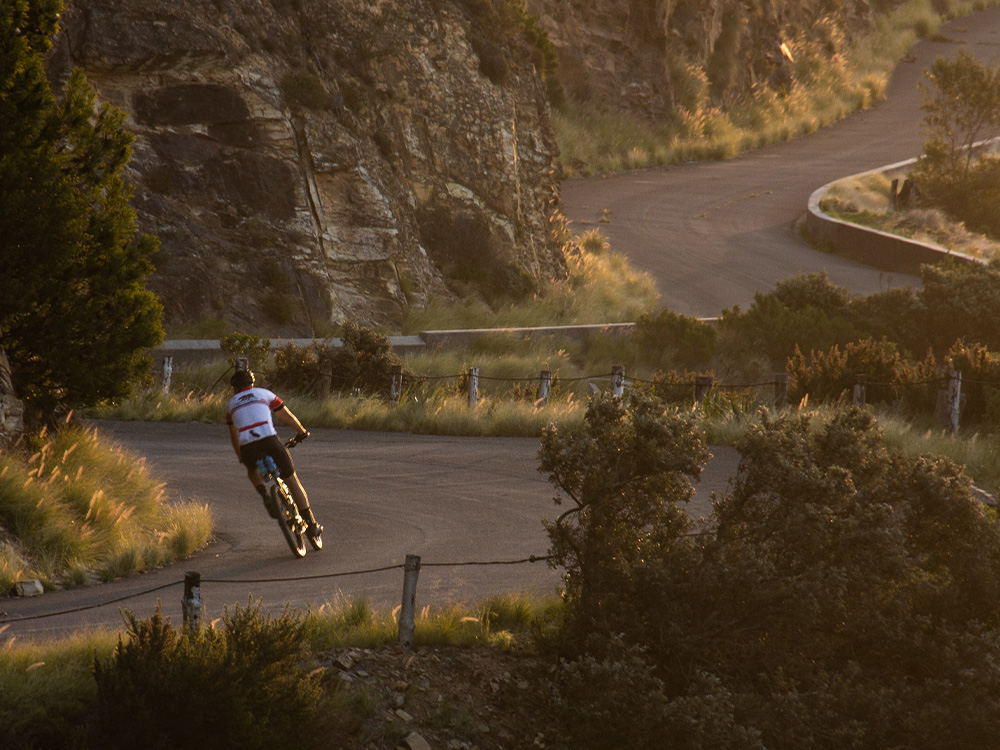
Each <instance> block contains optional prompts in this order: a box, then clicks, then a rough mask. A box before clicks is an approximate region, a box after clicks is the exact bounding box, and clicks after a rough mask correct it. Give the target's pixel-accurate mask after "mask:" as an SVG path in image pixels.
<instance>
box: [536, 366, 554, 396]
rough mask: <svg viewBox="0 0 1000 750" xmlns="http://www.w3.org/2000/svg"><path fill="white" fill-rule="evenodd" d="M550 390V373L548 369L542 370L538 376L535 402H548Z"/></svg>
mask: <svg viewBox="0 0 1000 750" xmlns="http://www.w3.org/2000/svg"><path fill="white" fill-rule="evenodd" d="M551 390H552V373H551V372H549V371H548V370H542V372H541V374H540V375H539V376H538V392H537V394H536V396H535V402H536V403H543V404H547V403H548V402H549V393H550V392H551Z"/></svg>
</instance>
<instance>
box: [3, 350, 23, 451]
mask: <svg viewBox="0 0 1000 750" xmlns="http://www.w3.org/2000/svg"><path fill="white" fill-rule="evenodd" d="M23 432H24V404H22V403H21V400H20V399H18V398H17V396H16V395H15V394H14V385H13V383H11V378H10V362H8V360H7V354H6V352H4V350H3V349H0V450H3V449H5V448H7V447H8V446H10V445H13V444H14V443H16V442H17V441H18V440H19V439H20V437H21V435H22V434H23Z"/></svg>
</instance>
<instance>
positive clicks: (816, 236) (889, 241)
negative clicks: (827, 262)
mask: <svg viewBox="0 0 1000 750" xmlns="http://www.w3.org/2000/svg"><path fill="white" fill-rule="evenodd" d="M915 162H916V159H909V160H907V161H903V162H898V163H896V164H890V165H888V166H885V167H879V168H878V169H872V170H869V171H868V172H861V173H860V174H856V175H851V176H849V177H842V178H840V179H839V180H836V181H835V182H841V181H842V180H845V179H852V178H859V177H864V176H865V175H869V174H874V173H883V174H892V173H893V172H899V173H901V174H902V173H905V172H906V171H907V169H908V168H909V166H910V165H911V164H913V163H915ZM835 182H830V183H827V184H826V185H824V186H823V187H821V188H819V189H818V190H815V191H814V192H813V194H812V195H810V196H809V207H808V211H807V213H806V227H807V228H808V230H809V235H810V236H811V237H812V239H813V240H814V241H815V242H816V243H817V244H818V245H819V246H820V247H821V248H823V249H826V250H829V251H831V252H834V253H836V254H837V255H842V256H844V257H847V258H851V259H852V260H856V261H858V262H859V263H864V264H865V265H867V266H872V267H873V268H880V269H883V270H886V271H896V272H899V273H912V274H919V273H920V266H921V265H923V264H925V263H939V262H941V261H942V260H944V259H945V258H949V259H952V260H955V261H958V262H959V263H975V264H979V265H983V264H985V262H986V261H984V260H982V259H981V258H974V257H972V256H969V255H964V254H963V253H956V252H952V251H950V250H948V249H947V248H945V247H941V246H940V245H934V244H932V243H929V242H918V241H917V240H910V239H907V238H906V237H900V236H898V235H895V234H889V233H887V232H880V231H878V230H876V229H872V228H870V227H865V226H861V225H860V224H852V223H851V222H848V221H843V220H842V219H835V218H834V217H832V216H830V215H828V214H826V213H824V212H823V211H822V210H821V209H820V207H819V202H820V200H822V198H823V196H824V195H826V192H827V191H828V190H829V189H830V188H831V187H832V186H833V185H834V184H835Z"/></svg>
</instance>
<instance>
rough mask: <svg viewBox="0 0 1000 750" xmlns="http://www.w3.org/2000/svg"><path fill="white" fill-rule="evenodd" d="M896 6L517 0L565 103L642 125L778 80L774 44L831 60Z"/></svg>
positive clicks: (763, 0) (835, 1)
mask: <svg viewBox="0 0 1000 750" xmlns="http://www.w3.org/2000/svg"><path fill="white" fill-rule="evenodd" d="M897 4H898V1H897V0H883V1H882V2H878V3H872V4H870V3H869V2H867V0H831V1H828V2H819V3H817V2H812V1H811V0H808V1H807V0H600V1H599V2H587V1H585V0H571V1H570V2H567V1H566V0H527V5H528V8H529V9H530V10H531V11H532V13H534V14H536V15H537V16H538V17H539V24H540V26H541V27H542V28H544V29H545V30H546V32H547V33H548V35H549V37H550V39H551V41H552V43H553V45H554V46H555V48H556V50H557V53H558V60H559V81H560V83H561V85H562V88H563V89H564V91H565V93H566V96H567V97H569V98H571V99H573V100H574V101H576V102H578V103H581V104H584V105H586V106H590V107H593V108H596V109H603V110H618V111H621V110H624V111H627V112H629V113H631V114H634V115H637V116H640V117H642V118H644V119H648V120H654V121H655V120H661V119H664V118H666V119H670V118H673V117H675V116H676V115H677V110H678V108H679V107H684V106H690V105H691V104H693V103H694V101H695V100H696V99H699V98H701V97H706V96H707V97H708V98H709V99H710V100H711V102H712V103H714V104H716V105H720V106H725V105H726V103H727V102H729V101H737V100H739V99H740V98H742V97H744V96H746V94H747V93H748V92H749V91H751V89H753V88H754V87H755V86H759V85H762V84H763V85H767V84H778V85H781V84H782V83H785V82H787V81H785V80H784V78H785V77H787V76H788V74H789V71H788V69H787V65H786V63H785V59H784V56H783V53H782V52H781V44H782V43H783V42H791V41H793V40H796V39H799V40H808V41H809V43H810V44H814V45H816V48H817V49H820V50H822V52H823V53H824V54H827V55H836V54H839V53H840V52H841V51H842V46H843V42H844V41H845V39H847V38H848V37H849V36H850V34H851V33H853V32H854V31H856V30H858V29H863V28H867V27H868V26H869V25H870V24H871V22H872V20H873V19H874V16H875V14H876V13H877V12H879V11H886V10H888V9H890V8H892V7H893V6H895V5H897Z"/></svg>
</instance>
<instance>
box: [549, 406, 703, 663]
mask: <svg viewBox="0 0 1000 750" xmlns="http://www.w3.org/2000/svg"><path fill="white" fill-rule="evenodd" d="M539 458H540V468H539V470H540V471H543V472H545V473H547V474H548V476H549V480H550V481H551V482H552V483H553V484H554V485H555V486H556V487H557V488H559V490H560V491H561V493H562V495H564V496H565V497H566V498H567V499H568V500H569V501H570V503H571V506H570V508H569V509H568V510H566V511H565V512H563V513H562V515H560V516H559V517H558V518H557V519H556V520H555V521H551V522H546V529H547V531H548V534H549V539H550V541H551V543H552V548H551V554H552V559H553V561H554V564H558V565H562V566H563V567H565V568H566V594H565V596H566V600H567V605H568V608H569V614H568V619H569V620H570V621H571V622H572V623H574V624H573V625H571V626H570V630H569V635H570V640H571V641H572V640H573V639H574V638H576V639H577V646H579V645H580V643H581V641H579V638H580V637H581V636H585V635H586V634H588V633H590V632H593V631H596V632H599V633H613V632H622V631H623V630H628V629H631V627H632V626H631V623H634V622H635V619H636V607H637V606H640V602H639V601H637V600H635V599H634V598H633V597H635V596H636V595H637V593H638V592H636V591H635V590H634V586H633V574H634V566H636V565H641V564H642V562H643V561H644V560H647V559H652V558H657V557H660V556H662V555H664V554H668V553H669V552H670V551H671V550H672V549H673V548H674V546H675V545H678V544H680V543H682V541H683V540H684V534H685V532H686V531H687V529H688V527H689V525H690V524H691V523H692V522H691V520H690V518H689V517H688V516H687V514H686V513H685V512H684V510H683V509H682V508H681V506H680V504H681V503H684V502H687V501H688V500H690V498H691V495H692V493H693V489H692V485H691V482H692V481H693V480H694V479H697V477H698V476H699V475H700V473H701V469H702V466H703V465H704V463H705V461H706V460H707V458H708V454H707V451H706V448H705V445H704V443H703V441H702V440H701V438H700V437H698V435H697V434H696V433H695V432H694V430H693V429H692V425H691V422H690V419H689V418H687V417H682V416H680V415H678V414H676V413H673V412H667V411H666V410H665V409H664V407H663V405H662V403H661V402H659V401H658V400H656V399H655V398H653V397H651V396H648V395H646V394H643V393H642V392H638V391H635V390H628V391H626V393H625V395H624V397H623V398H621V399H616V398H614V397H612V396H610V395H608V394H603V395H601V396H595V397H594V398H593V399H592V400H591V402H590V404H589V406H588V408H587V414H586V417H585V424H584V425H583V426H581V427H578V428H570V429H567V430H562V431H560V430H559V429H557V428H556V427H555V426H554V425H551V426H549V428H548V429H546V431H545V432H544V433H543V435H542V447H541V450H540V451H539ZM557 502H561V499H560V500H557Z"/></svg>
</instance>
